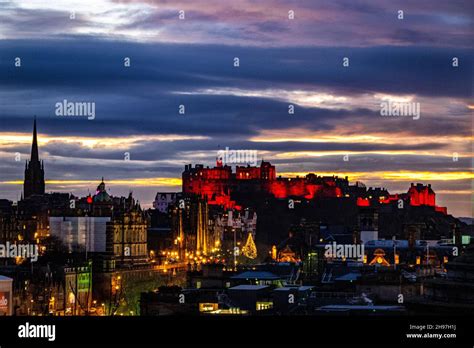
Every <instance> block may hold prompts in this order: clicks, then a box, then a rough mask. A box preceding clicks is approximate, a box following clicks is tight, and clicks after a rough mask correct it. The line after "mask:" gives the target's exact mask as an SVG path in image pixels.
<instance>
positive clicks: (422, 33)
mask: <svg viewBox="0 0 474 348" xmlns="http://www.w3.org/2000/svg"><path fill="white" fill-rule="evenodd" d="M66 5H67V6H66ZM200 5H202V6H196V3H193V4H186V3H184V2H182V3H181V2H168V1H162V2H148V1H127V2H126V3H125V2H112V1H98V2H94V6H87V7H85V6H86V5H85V4H82V3H81V2H73V3H72V4H71V2H68V4H66V3H65V2H61V1H59V2H57V3H55V4H49V5H47V7H44V6H45V5H44V4H42V5H41V9H40V8H39V7H37V6H39V5H35V2H28V1H27V2H22V3H21V4H20V3H17V2H8V3H2V4H0V8H1V9H2V11H0V18H1V21H0V22H1V24H0V28H1V30H0V33H1V34H0V52H1V58H2V59H1V60H0V70H1V71H2V72H4V73H2V74H0V76H1V77H0V81H1V85H2V87H0V98H1V99H2V103H0V161H1V162H0V172H1V173H2V175H1V177H0V191H1V192H2V198H8V199H11V200H17V199H19V198H20V194H21V191H22V186H21V185H22V183H23V170H24V163H25V160H27V159H29V150H30V146H31V131H32V120H33V116H34V115H37V118H38V133H39V139H38V141H39V147H40V157H41V159H42V160H44V162H45V173H46V190H47V192H50V191H61V192H71V193H73V194H75V195H77V196H84V195H86V194H87V193H88V191H89V192H93V190H94V189H95V187H96V186H97V183H98V182H99V181H100V178H101V177H102V176H104V177H105V180H106V182H107V183H108V187H111V189H112V194H114V195H126V194H127V193H128V191H129V190H133V191H134V195H136V196H137V198H138V199H139V200H140V202H141V203H142V204H143V205H144V206H145V207H149V206H151V202H152V201H153V199H154V196H155V194H156V192H157V191H179V190H180V187H181V180H180V176H181V172H182V170H183V167H184V165H185V164H188V163H193V164H195V163H203V164H204V165H209V166H213V164H214V163H215V157H216V154H217V151H218V150H219V149H223V148H226V147H229V148H231V149H248V150H257V152H258V159H259V161H260V160H262V158H263V159H265V160H269V161H271V162H272V164H274V165H276V166H277V168H278V174H281V175H282V176H295V175H304V174H305V173H310V172H313V173H316V174H318V175H333V174H334V175H339V176H345V175H348V176H349V180H350V181H351V182H355V181H362V182H363V183H365V184H366V186H367V187H369V186H381V187H386V188H388V189H389V191H390V192H406V190H407V188H408V187H409V185H410V183H411V182H415V183H416V182H421V183H424V184H431V185H432V186H433V189H434V190H435V192H436V193H437V200H438V202H439V205H441V206H447V207H448V212H449V213H450V214H453V215H455V216H470V217H472V216H473V214H472V199H471V198H472V186H471V185H472V179H473V177H474V176H473V174H472V158H473V156H472V123H471V117H472V109H473V108H474V106H473V105H472V100H470V98H472V88H471V87H470V86H471V84H472V63H471V62H470V60H469V57H470V56H472V47H471V46H472V44H471V43H470V34H471V30H470V28H471V27H472V22H473V19H472V16H471V15H470V14H469V13H470V12H469V11H466V9H468V8H470V7H472V4H470V3H469V2H467V1H455V2H452V3H449V4H434V5H433V4H430V11H428V12H426V6H424V5H426V4H423V2H421V3H417V4H413V3H411V4H407V3H405V2H395V3H393V2H390V3H389V2H386V3H385V5H384V6H382V5H381V4H380V5H379V4H377V5H374V4H369V2H366V1H358V2H356V3H354V2H346V1H338V2H336V3H334V4H327V3H326V4H324V3H323V2H317V1H315V2H311V3H309V2H308V3H298V2H290V3H289V4H288V3H287V2H272V8H271V9H268V6H265V2H262V3H261V4H258V5H255V4H253V3H252V5H250V4H249V2H247V1H238V2H236V3H235V4H232V5H231V4H225V5H224V4H220V3H219V2H209V1H206V2H205V3H201V4H200ZM73 9H75V13H74V19H71V11H73ZM400 9H402V10H403V11H404V18H403V19H398V18H397V16H398V11H399V10H400ZM181 10H182V11H185V17H184V18H185V19H184V20H181V21H180V19H179V14H180V12H179V11H181ZM290 10H292V11H294V15H295V17H294V19H293V20H290V19H289V18H288V15H289V14H288V11H290ZM98 18H100V21H99V20H98ZM236 19H238V20H236ZM369 19H370V20H369ZM25 23H28V24H30V23H31V25H32V26H29V25H26V24H25ZM216 23H217V24H219V25H218V26H217V27H216ZM342 23H344V24H342ZM382 23H383V26H382V25H381V24H382ZM216 28H218V29H216ZM367 33H370V35H368V34H367ZM38 39H42V40H41V41H38ZM334 42H337V46H335V45H334ZM16 57H20V58H21V66H20V67H16V66H15V58H16ZM78 57H80V59H79V58H78ZM126 57H129V58H130V66H129V67H125V66H124V59H125V58H126ZM236 57H238V58H239V60H240V66H239V67H238V68H236V67H234V66H233V64H234V58H236ZM344 57H348V58H349V59H350V65H349V66H348V67H344V66H343V64H342V63H343V58H344ZM453 57H457V58H459V66H458V67H456V68H454V67H453V66H452V58H453ZM63 100H70V101H73V102H82V101H84V102H93V103H95V105H96V116H95V118H94V119H90V120H89V119H87V118H86V117H80V116H72V117H66V116H57V115H56V114H55V105H56V103H58V102H62V101H63ZM387 100H388V101H390V100H392V101H404V102H407V101H408V102H417V103H419V104H420V105H421V117H420V118H419V119H412V118H407V117H398V118H396V117H391V118H386V117H382V116H381V115H380V104H381V103H382V102H384V101H387ZM289 104H292V105H294V107H295V113H294V114H291V115H290V114H288V105H289ZM180 105H184V106H185V108H186V113H185V114H184V115H181V114H180V113H179V106H180ZM16 153H20V155H21V156H20V158H21V160H20V161H15V155H16ZM125 153H129V157H130V161H125V160H124V158H125V157H126V155H125ZM454 154H457V157H456V161H455V160H453V159H454V158H455V156H454ZM345 155H348V159H349V160H348V161H344V159H343V158H344V156H345Z"/></svg>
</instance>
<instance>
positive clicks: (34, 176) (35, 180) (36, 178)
mask: <svg viewBox="0 0 474 348" xmlns="http://www.w3.org/2000/svg"><path fill="white" fill-rule="evenodd" d="M44 186H45V185H44V165H43V163H42V162H40V160H39V154H38V135H37V131H36V117H35V120H34V122H33V143H32V145H31V156H30V161H29V162H27V163H26V168H25V181H24V183H23V193H24V198H28V197H29V196H31V195H35V194H36V195H42V194H44V191H45V187H44Z"/></svg>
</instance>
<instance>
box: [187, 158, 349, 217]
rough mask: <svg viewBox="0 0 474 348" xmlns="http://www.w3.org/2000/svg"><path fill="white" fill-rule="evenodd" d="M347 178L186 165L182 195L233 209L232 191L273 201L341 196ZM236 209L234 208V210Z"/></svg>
mask: <svg viewBox="0 0 474 348" xmlns="http://www.w3.org/2000/svg"><path fill="white" fill-rule="evenodd" d="M348 184H349V183H348V180H347V178H345V179H341V178H338V177H337V176H332V177H321V176H316V175H315V174H308V175H306V176H305V177H304V178H300V177H296V178H281V177H278V178H277V177H276V170H275V166H273V165H271V164H270V163H269V162H265V161H262V163H261V165H260V167H250V166H247V167H240V166H237V167H236V172H235V173H233V172H232V168H231V167H230V166H223V165H222V164H220V163H219V162H218V164H217V166H216V167H215V168H209V167H204V166H203V165H200V164H198V165H196V166H195V167H194V168H193V167H192V165H186V166H185V170H184V172H183V192H184V193H194V194H198V195H200V196H202V197H205V198H207V200H208V202H209V204H218V205H223V206H225V207H226V208H235V207H236V204H235V202H234V201H232V200H231V195H232V193H233V192H237V191H239V192H254V193H257V192H260V193H267V194H271V195H273V196H274V197H275V198H278V199H282V198H289V197H295V198H306V199H312V198H315V197H341V196H342V192H343V189H344V187H347V186H348ZM237 208H238V207H237Z"/></svg>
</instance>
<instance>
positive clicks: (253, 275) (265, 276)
mask: <svg viewBox="0 0 474 348" xmlns="http://www.w3.org/2000/svg"><path fill="white" fill-rule="evenodd" d="M231 278H232V279H262V280H278V279H281V278H280V277H279V276H277V275H275V274H273V273H271V272H265V271H247V272H242V273H240V274H237V275H235V276H233V277H231Z"/></svg>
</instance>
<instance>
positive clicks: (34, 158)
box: [31, 116, 39, 162]
mask: <svg viewBox="0 0 474 348" xmlns="http://www.w3.org/2000/svg"><path fill="white" fill-rule="evenodd" d="M37 161H39V154H38V137H37V133H36V116H35V120H34V123H33V144H32V145H31V162H37Z"/></svg>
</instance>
